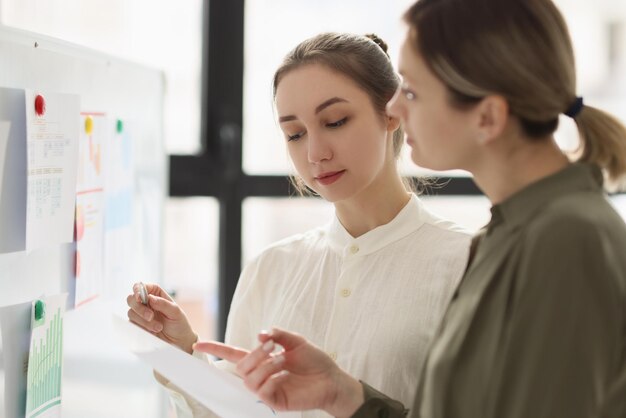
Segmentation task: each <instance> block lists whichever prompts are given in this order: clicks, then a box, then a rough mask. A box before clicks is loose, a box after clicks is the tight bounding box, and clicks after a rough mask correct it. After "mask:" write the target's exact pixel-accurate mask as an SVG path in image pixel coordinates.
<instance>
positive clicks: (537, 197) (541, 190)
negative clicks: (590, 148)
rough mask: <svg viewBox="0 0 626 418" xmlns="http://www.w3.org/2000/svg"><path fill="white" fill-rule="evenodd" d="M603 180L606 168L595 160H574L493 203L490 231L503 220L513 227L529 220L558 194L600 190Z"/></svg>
mask: <svg viewBox="0 0 626 418" xmlns="http://www.w3.org/2000/svg"><path fill="white" fill-rule="evenodd" d="M603 183H604V177H603V175H602V171H601V170H600V168H599V167H598V166H596V165H595V164H586V163H573V164H570V165H569V166H567V167H566V168H564V169H563V170H561V171H559V172H557V173H555V174H552V175H550V176H548V177H545V178H543V179H541V180H539V181H537V182H535V183H533V184H531V185H529V186H527V187H526V188H524V189H522V190H521V191H519V192H517V193H516V194H514V195H513V196H511V197H509V198H508V199H506V200H505V201H504V202H502V203H500V204H497V205H494V206H492V208H491V221H490V222H489V224H488V225H487V232H489V230H490V229H492V228H494V227H496V226H497V225H499V224H506V225H507V226H508V227H511V228H515V227H517V226H519V225H522V224H525V223H526V222H528V220H530V219H531V218H532V217H533V216H534V215H535V214H536V213H537V212H538V211H539V210H540V209H542V208H544V207H545V206H547V205H548V204H549V203H550V201H552V200H554V199H555V198H557V197H560V196H564V195H567V194H570V193H573V192H579V191H585V190H589V191H600V190H602V187H603Z"/></svg>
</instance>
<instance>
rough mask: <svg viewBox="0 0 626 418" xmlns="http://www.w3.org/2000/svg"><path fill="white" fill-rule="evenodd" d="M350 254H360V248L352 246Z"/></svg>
mask: <svg viewBox="0 0 626 418" xmlns="http://www.w3.org/2000/svg"><path fill="white" fill-rule="evenodd" d="M350 252H351V253H352V254H356V253H358V252H359V247H358V246H357V245H353V246H351V247H350Z"/></svg>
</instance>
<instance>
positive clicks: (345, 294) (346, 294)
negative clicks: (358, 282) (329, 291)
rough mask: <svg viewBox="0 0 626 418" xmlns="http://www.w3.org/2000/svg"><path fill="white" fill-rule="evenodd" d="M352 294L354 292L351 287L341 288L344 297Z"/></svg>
mask: <svg viewBox="0 0 626 418" xmlns="http://www.w3.org/2000/svg"><path fill="white" fill-rule="evenodd" d="M351 294H352V292H351V291H350V289H341V296H343V297H344V298H347V297H348V296H350V295H351Z"/></svg>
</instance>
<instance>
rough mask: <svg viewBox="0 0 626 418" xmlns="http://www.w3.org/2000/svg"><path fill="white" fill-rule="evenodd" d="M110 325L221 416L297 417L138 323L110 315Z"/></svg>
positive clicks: (180, 385)
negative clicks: (277, 408)
mask: <svg viewBox="0 0 626 418" xmlns="http://www.w3.org/2000/svg"><path fill="white" fill-rule="evenodd" d="M113 323H114V324H113V325H114V327H115V328H116V329H117V331H118V333H119V335H120V337H121V338H122V339H123V340H124V342H125V343H126V345H127V346H128V347H129V348H130V350H131V351H132V352H133V353H135V354H136V355H137V356H138V357H139V358H141V359H142V360H144V361H146V362H147V363H148V364H150V366H152V367H153V368H154V369H155V370H157V371H158V372H159V373H161V374H162V375H163V376H165V377H166V378H167V379H169V380H170V381H171V382H172V383H173V384H174V385H176V386H177V387H179V388H180V389H181V390H183V391H184V392H186V393H187V394H189V395H191V396H192V397H193V398H194V399H195V400H197V401H198V402H200V403H201V404H202V405H204V406H206V407H207V408H209V409H210V410H211V411H213V412H214V413H216V414H218V415H219V416H221V417H223V418H251V417H254V418H274V417H280V418H296V417H300V416H301V413H299V412H276V411H273V410H272V409H271V408H269V407H268V406H267V405H264V404H263V403H262V402H261V401H260V400H258V398H256V397H255V396H254V394H253V393H252V392H250V391H249V390H248V389H246V387H245V386H244V384H243V381H242V380H241V379H239V378H238V377H237V376H234V375H233V374H231V373H229V372H227V371H224V370H220V369H218V368H217V367H215V366H214V365H212V364H210V363H208V362H205V361H202V360H200V359H198V358H196V357H193V356H191V355H189V354H187V353H185V352H184V351H182V350H180V349H178V348H176V347H174V346H172V345H170V344H168V343H166V342H164V341H162V340H161V339H159V338H157V337H155V336H154V335H152V334H150V333H149V332H147V331H144V330H143V329H141V328H139V327H138V326H136V325H134V324H132V323H130V322H128V320H126V319H122V318H120V317H119V316H117V315H115V314H114V315H113Z"/></svg>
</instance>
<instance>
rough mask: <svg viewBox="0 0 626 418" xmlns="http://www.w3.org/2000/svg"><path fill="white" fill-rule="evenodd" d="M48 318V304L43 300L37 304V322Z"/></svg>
mask: <svg viewBox="0 0 626 418" xmlns="http://www.w3.org/2000/svg"><path fill="white" fill-rule="evenodd" d="M44 316H46V304H45V303H44V302H43V301H42V300H38V301H37V302H35V321H40V320H41V319H43V317H44Z"/></svg>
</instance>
